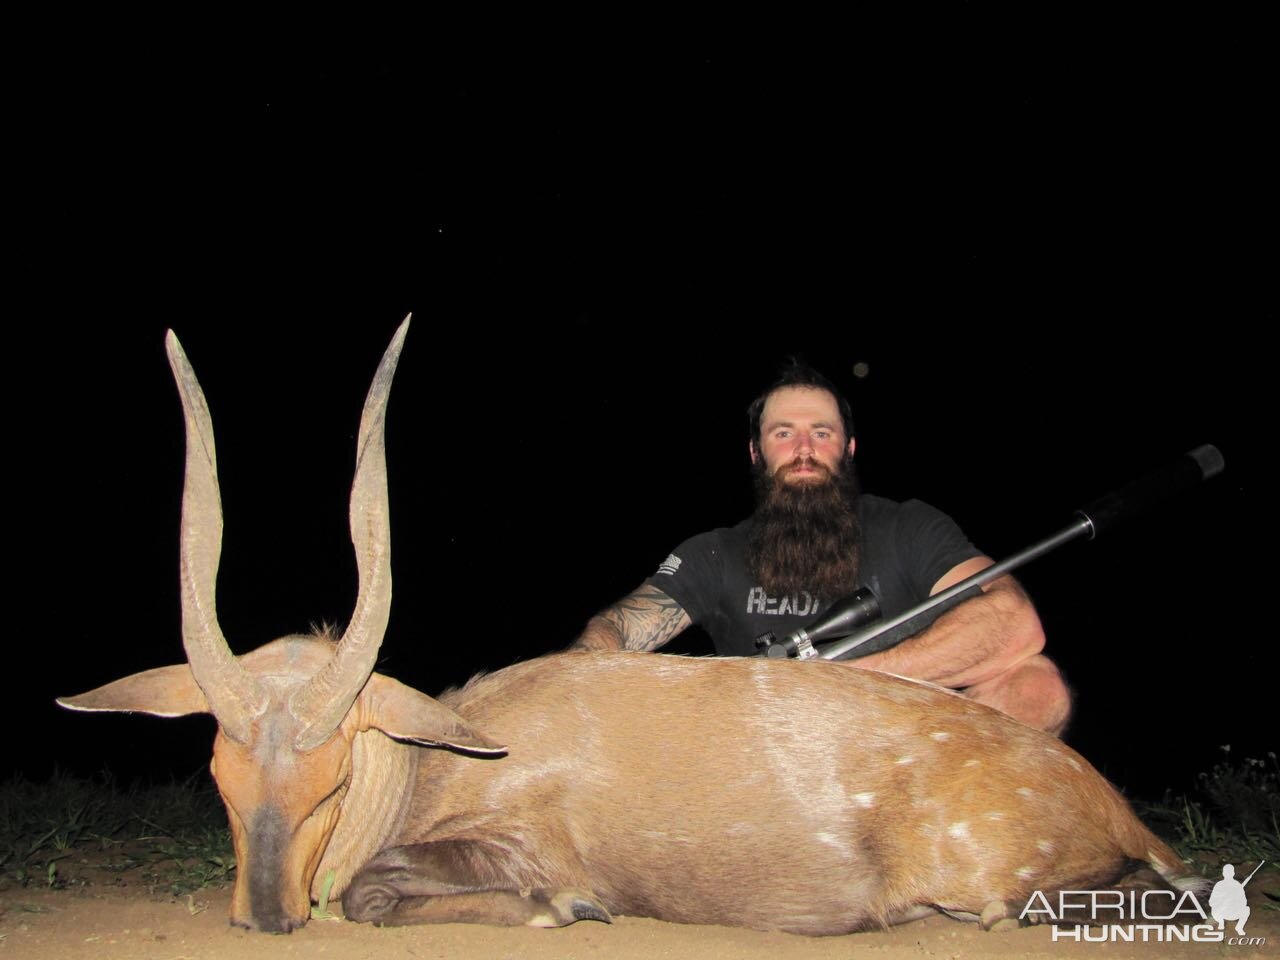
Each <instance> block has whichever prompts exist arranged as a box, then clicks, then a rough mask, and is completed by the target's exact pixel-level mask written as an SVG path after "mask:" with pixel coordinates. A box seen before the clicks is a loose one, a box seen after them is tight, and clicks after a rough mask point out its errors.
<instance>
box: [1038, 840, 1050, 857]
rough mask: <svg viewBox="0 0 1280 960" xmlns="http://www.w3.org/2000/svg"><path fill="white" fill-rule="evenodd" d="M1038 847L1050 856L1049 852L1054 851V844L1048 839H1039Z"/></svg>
mask: <svg viewBox="0 0 1280 960" xmlns="http://www.w3.org/2000/svg"><path fill="white" fill-rule="evenodd" d="M1036 849H1037V850H1039V851H1040V852H1041V853H1043V854H1044V855H1045V856H1048V855H1049V854H1051V853H1053V844H1052V843H1050V842H1049V841H1048V840H1037V841H1036Z"/></svg>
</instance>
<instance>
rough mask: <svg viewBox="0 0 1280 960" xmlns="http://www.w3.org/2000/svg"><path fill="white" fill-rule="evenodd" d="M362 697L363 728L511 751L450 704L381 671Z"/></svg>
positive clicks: (414, 739)
mask: <svg viewBox="0 0 1280 960" xmlns="http://www.w3.org/2000/svg"><path fill="white" fill-rule="evenodd" d="M360 699H361V700H363V701H364V703H363V705H362V707H363V709H362V711H361V712H362V713H363V714H364V717H363V721H364V722H363V723H362V724H361V729H365V730H367V729H369V728H370V727H374V728H376V729H378V730H381V731H382V732H383V733H385V734H386V735H387V736H388V737H393V738H394V739H396V740H406V741H408V742H409V743H417V744H421V745H423V746H428V747H454V748H455V749H458V750H465V751H467V752H468V753H483V754H490V755H497V754H503V753H506V752H507V748H506V747H504V746H501V745H500V744H497V743H494V742H493V741H492V740H490V739H489V738H488V737H486V736H485V735H484V734H482V733H479V732H478V731H476V730H473V729H472V728H471V727H470V726H468V724H467V721H465V720H463V719H462V718H461V717H460V716H458V715H457V714H456V713H454V712H453V711H452V710H450V709H449V708H448V707H446V706H442V705H441V704H439V703H437V702H436V701H435V700H433V699H431V697H428V696H427V695H426V694H425V693H419V692H418V691H417V690H415V689H413V687H407V686H405V685H404V684H403V683H401V682H400V681H399V680H392V679H391V678H390V677H384V676H383V675H382V674H380V673H375V674H372V675H370V677H369V682H368V684H367V685H366V686H365V688H364V692H363V693H362V694H361V697H360Z"/></svg>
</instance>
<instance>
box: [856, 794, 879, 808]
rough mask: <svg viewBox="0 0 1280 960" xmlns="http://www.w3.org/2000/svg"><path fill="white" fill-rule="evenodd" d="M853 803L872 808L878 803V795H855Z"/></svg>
mask: <svg viewBox="0 0 1280 960" xmlns="http://www.w3.org/2000/svg"><path fill="white" fill-rule="evenodd" d="M853 802H854V803H856V804H857V805H858V806H860V807H870V806H871V805H873V804H874V803H875V802H876V795H875V794H874V793H855V794H854V795H853Z"/></svg>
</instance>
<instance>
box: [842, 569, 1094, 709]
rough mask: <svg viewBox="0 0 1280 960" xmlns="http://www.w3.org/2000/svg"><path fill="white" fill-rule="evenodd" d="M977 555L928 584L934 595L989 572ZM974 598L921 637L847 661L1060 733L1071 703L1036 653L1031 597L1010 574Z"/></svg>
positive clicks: (1039, 645) (1038, 640)
mask: <svg viewBox="0 0 1280 960" xmlns="http://www.w3.org/2000/svg"><path fill="white" fill-rule="evenodd" d="M992 563H993V561H992V560H991V559H990V558H989V557H974V558H973V559H972V560H966V561H965V562H964V563H961V564H958V565H957V566H955V567H953V568H952V569H951V570H949V571H948V572H947V573H946V575H945V576H943V577H942V578H941V579H940V580H939V581H938V582H937V583H936V584H934V586H933V590H932V591H930V592H931V593H939V592H940V591H942V590H945V589H947V588H948V587H950V586H952V585H953V584H956V583H959V582H960V581H961V580H964V579H966V578H968V577H971V576H973V575H974V574H975V573H978V572H979V571H982V570H985V569H986V568H987V567H989V566H991V564H992ZM982 589H983V593H982V595H981V596H979V597H974V598H973V599H971V600H966V601H965V602H964V603H962V604H960V605H959V606H958V607H956V608H954V609H952V610H949V611H947V612H946V613H944V614H943V615H942V616H941V617H939V618H938V619H937V620H936V621H934V623H933V625H932V626H931V627H929V629H928V630H925V631H924V632H923V633H920V634H917V635H916V636H914V637H911V638H909V639H907V640H904V641H903V642H902V643H900V644H898V645H897V646H896V647H891V648H889V649H888V650H881V651H880V652H879V653H873V654H871V655H869V656H866V657H862V658H860V659H857V660H853V661H851V662H852V663H853V664H855V665H856V666H859V667H865V668H867V669H869V670H880V671H883V672H885V673H896V674H898V675H900V676H904V677H914V678H916V679H919V680H928V681H930V682H932V683H936V684H939V685H940V686H944V687H952V688H954V689H962V690H964V692H965V694H966V695H967V696H970V697H972V698H973V699H974V700H977V701H978V702H979V703H986V704H987V705H989V706H992V707H995V708H996V709H997V710H1001V711H1002V712H1004V713H1007V714H1009V715H1010V716H1013V717H1016V718H1017V719H1019V720H1022V721H1023V722H1024V723H1028V724H1031V725H1032V726H1036V727H1040V728H1041V729H1043V730H1048V731H1049V732H1051V733H1060V732H1061V731H1062V729H1063V727H1065V726H1066V722H1067V717H1068V716H1069V714H1070V711H1071V697H1070V693H1069V692H1068V690H1067V687H1066V684H1065V683H1064V682H1063V680H1062V677H1061V675H1060V674H1059V673H1058V670H1057V668H1056V667H1055V666H1054V665H1053V663H1052V662H1051V661H1050V660H1048V659H1047V658H1046V657H1043V656H1041V655H1040V651H1041V650H1043V649H1044V629H1043V628H1042V627H1041V626H1040V618H1039V617H1038V616H1037V615H1036V611H1035V607H1034V606H1032V604H1031V600H1030V598H1029V597H1028V596H1027V595H1026V593H1024V592H1023V590H1022V588H1021V587H1020V586H1018V582H1017V581H1016V580H1014V579H1013V577H1010V576H1004V577H999V578H998V579H996V580H993V581H991V582H990V583H988V584H986V585H985V586H984V587H983V588H982Z"/></svg>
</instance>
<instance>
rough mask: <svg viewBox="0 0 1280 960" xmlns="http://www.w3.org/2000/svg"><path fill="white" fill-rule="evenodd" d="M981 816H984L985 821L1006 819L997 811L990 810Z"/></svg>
mask: <svg viewBox="0 0 1280 960" xmlns="http://www.w3.org/2000/svg"><path fill="white" fill-rule="evenodd" d="M983 816H984V817H985V818H986V819H987V820H1004V819H1006V815H1005V814H1003V813H1001V812H1000V811H999V810H992V811H990V812H989V813H986V814H983Z"/></svg>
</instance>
